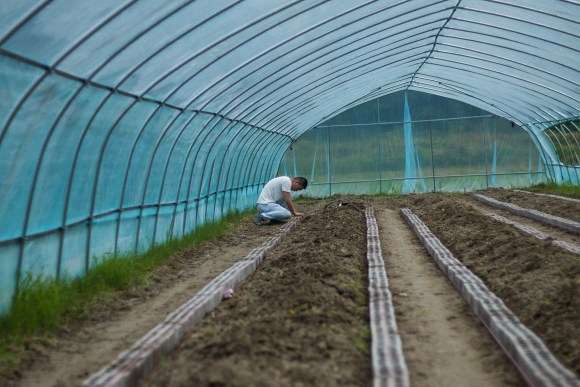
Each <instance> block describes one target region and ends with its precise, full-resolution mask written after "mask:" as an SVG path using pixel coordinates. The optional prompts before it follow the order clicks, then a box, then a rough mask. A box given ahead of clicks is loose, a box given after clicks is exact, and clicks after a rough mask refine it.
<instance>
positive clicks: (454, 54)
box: [430, 50, 579, 104]
mask: <svg viewBox="0 0 580 387" xmlns="http://www.w3.org/2000/svg"><path fill="white" fill-rule="evenodd" d="M437 52H443V51H439V50H437ZM443 53H445V54H447V55H453V56H459V57H462V58H463V57H465V58H472V59H476V60H478V61H482V62H489V63H492V64H495V65H498V66H504V67H511V68H513V69H514V70H517V71H521V72H523V73H527V72H525V71H523V70H520V69H517V68H515V67H512V66H507V65H504V64H501V63H498V62H495V61H492V60H490V59H483V58H478V57H474V56H471V55H466V54H459V53H454V52H443ZM433 59H437V60H443V59H440V58H433ZM446 61H447V60H446ZM449 62H451V63H457V64H462V65H464V66H469V67H476V68H481V69H484V70H486V71H490V72H493V73H496V74H501V75H505V76H507V77H510V78H514V79H517V80H518V81H523V83H528V84H532V85H535V86H538V87H540V88H542V89H547V90H550V91H552V92H554V93H556V94H560V95H562V96H564V97H566V98H569V99H571V100H573V101H577V102H578V101H579V100H577V99H575V98H574V97H572V96H570V95H568V94H565V93H563V92H561V91H558V90H556V89H553V88H551V87H549V86H547V85H543V84H540V83H537V82H534V81H531V80H527V79H525V78H521V77H517V76H515V75H512V74H508V73H505V72H501V71H496V70H491V69H490V68H487V67H483V66H475V65H473V64H468V63H464V62H459V61H451V60H449ZM430 64H433V63H430ZM478 74H481V73H478ZM527 74H529V73H527ZM530 75H531V74H530ZM534 78H536V79H537V78H540V79H542V80H544V81H548V80H547V79H543V78H542V77H538V76H535V77H534ZM545 96H546V97H548V96H547V95H545ZM549 98H550V99H552V100H555V101H558V102H561V101H560V100H558V99H556V98H554V97H549ZM562 104H564V103H563V102H562Z"/></svg>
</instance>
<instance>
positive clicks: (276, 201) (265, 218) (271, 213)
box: [255, 176, 308, 225]
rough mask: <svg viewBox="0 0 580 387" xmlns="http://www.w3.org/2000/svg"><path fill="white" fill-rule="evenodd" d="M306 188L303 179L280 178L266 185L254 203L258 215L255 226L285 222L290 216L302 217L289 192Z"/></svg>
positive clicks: (305, 181)
mask: <svg viewBox="0 0 580 387" xmlns="http://www.w3.org/2000/svg"><path fill="white" fill-rule="evenodd" d="M306 186H308V180H306V179H305V178H304V177H293V178H290V177H288V176H280V177H276V178H274V179H272V180H270V181H269V182H267V183H266V185H265V186H264V188H262V193H260V197H259V198H258V201H257V203H256V205H257V208H258V214H257V215H256V221H255V222H256V224H260V225H263V224H269V223H270V222H272V221H279V222H286V221H288V219H290V217H292V215H294V216H302V213H301V212H298V211H297V210H296V207H295V206H294V203H293V202H292V195H291V194H290V191H300V190H303V189H305V188H306Z"/></svg>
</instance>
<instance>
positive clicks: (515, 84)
mask: <svg viewBox="0 0 580 387" xmlns="http://www.w3.org/2000/svg"><path fill="white" fill-rule="evenodd" d="M446 62H451V63H456V64H459V65H464V66H466V67H475V68H481V69H483V70H486V71H489V72H490V73H493V74H498V75H503V76H505V77H507V78H510V79H514V80H516V81H522V82H523V83H524V84H526V83H527V84H531V85H534V86H538V87H539V88H544V87H543V86H542V85H539V84H537V83H535V82H532V81H528V80H525V79H522V78H519V77H515V76H513V75H510V74H505V73H502V72H499V71H496V70H491V69H488V68H483V67H481V66H474V65H467V64H465V63H463V62H455V61H451V60H447V61H446ZM430 65H432V66H438V67H447V68H452V69H454V70H458V71H463V72H465V71H469V70H468V69H463V68H459V67H453V66H448V65H443V64H438V63H430ZM477 75H478V76H482V77H486V78H491V79H494V80H496V81H500V82H506V83H509V84H511V85H513V86H516V87H518V88H523V89H525V90H527V91H529V92H532V93H535V94H539V95H541V96H543V97H546V98H547V100H548V101H550V100H551V101H557V102H559V103H560V104H562V105H565V106H567V107H568V108H570V109H571V110H573V111H577V110H578V109H577V108H576V107H574V106H572V105H569V104H568V103H566V102H564V101H561V100H559V99H556V98H555V97H551V96H549V95H547V94H545V93H542V92H541V91H538V90H534V89H531V88H530V87H527V86H523V85H518V84H517V83H515V81H514V82H512V81H506V80H503V79H501V78H499V77H496V76H491V75H488V74H485V73H477ZM556 94H562V93H559V92H556ZM564 96H566V95H564ZM566 97H567V96H566ZM569 98H570V99H572V100H573V101H575V102H579V101H577V100H575V99H574V98H571V97H569Z"/></svg>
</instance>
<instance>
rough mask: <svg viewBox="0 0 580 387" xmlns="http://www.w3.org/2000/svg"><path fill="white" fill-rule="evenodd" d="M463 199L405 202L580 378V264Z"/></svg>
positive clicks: (450, 197) (417, 198)
mask: <svg viewBox="0 0 580 387" xmlns="http://www.w3.org/2000/svg"><path fill="white" fill-rule="evenodd" d="M459 197H460V196H454V195H441V194H428V195H413V196H409V197H408V198H406V199H400V200H399V201H398V203H399V204H402V205H407V206H409V207H411V208H412V209H413V211H415V212H416V213H417V215H419V216H420V217H421V219H422V220H423V221H424V222H425V223H426V224H427V225H428V226H429V228H431V230H432V231H433V232H434V233H435V234H436V235H437V236H438V237H439V238H440V239H441V241H442V242H443V243H444V244H445V245H446V246H447V247H448V248H449V249H450V250H451V251H452V252H453V253H454V254H455V256H456V257H457V258H458V259H460V260H461V261H462V262H463V263H464V264H465V265H466V266H467V267H468V268H469V269H470V270H472V271H473V272H474V273H475V274H476V275H477V276H479V277H480V278H481V279H482V280H483V281H484V282H485V283H486V284H487V286H488V287H489V288H490V289H491V290H492V291H493V292H494V293H495V294H496V295H498V296H499V297H500V298H501V299H502V300H503V301H504V302H505V303H506V304H507V306H508V307H509V308H510V309H511V310H512V311H513V312H514V313H515V314H516V315H517V316H518V317H519V318H520V320H521V321H522V322H523V323H524V324H525V325H526V326H528V327H529V328H530V329H532V330H533V331H534V332H536V334H538V335H539V336H540V337H541V338H542V339H543V340H544V341H545V342H546V344H547V345H548V347H549V348H550V349H551V350H552V352H553V353H554V354H555V355H556V357H558V358H559V359H560V361H562V362H563V363H564V364H565V365H566V366H567V367H569V368H570V369H571V370H573V371H575V372H576V373H577V374H578V375H580V259H579V258H578V257H577V256H576V255H573V254H571V253H568V252H566V251H564V250H561V249H559V248H557V247H555V246H553V245H551V244H550V243H549V242H543V241H539V240H537V239H535V238H533V237H528V236H524V235H522V234H520V233H519V232H518V231H517V230H516V229H515V228H513V227H511V226H509V225H505V224H503V223H499V222H496V221H494V220H492V219H490V218H489V217H487V216H485V215H482V214H481V213H479V212H478V211H477V210H475V209H474V208H472V207H471V206H469V205H467V204H465V203H464V202H463V201H462V200H461V199H459Z"/></svg>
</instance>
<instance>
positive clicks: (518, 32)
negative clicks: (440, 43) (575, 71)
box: [447, 17, 580, 52]
mask: <svg viewBox="0 0 580 387" xmlns="http://www.w3.org/2000/svg"><path fill="white" fill-rule="evenodd" d="M453 20H455V21H460V22H462V23H468V24H475V25H478V26H483V27H484V28H485V29H498V30H500V31H505V32H508V33H510V34H516V35H522V36H525V37H527V38H530V39H534V40H539V41H542V42H545V43H549V44H553V45H556V46H560V47H563V48H566V49H568V50H572V51H576V52H580V50H578V49H576V48H574V47H571V46H568V45H565V44H562V43H560V42H557V41H552V40H548V39H544V38H542V37H541V36H537V35H531V34H526V33H525V32H522V31H516V30H510V29H507V28H504V27H501V26H497V25H494V24H488V23H483V22H480V21H475V20H468V19H463V18H461V17H455V18H454V19H453ZM447 29H448V30H452V31H453V30H457V31H465V32H469V33H472V34H477V33H478V32H476V31H469V30H462V29H460V28H457V27H447ZM485 35H487V36H491V37H495V38H497V39H502V37H500V36H499V35H492V34H485ZM447 37H449V35H447Z"/></svg>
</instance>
